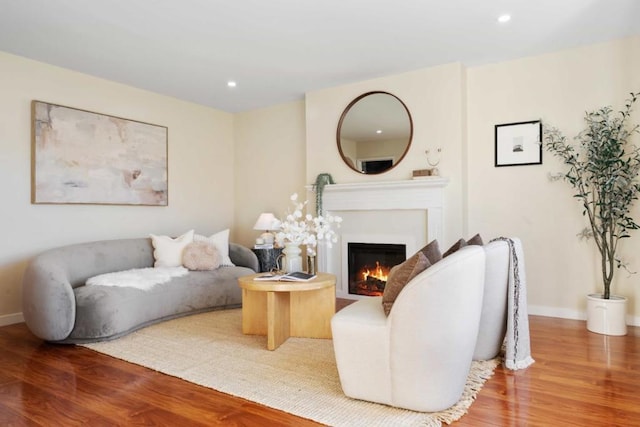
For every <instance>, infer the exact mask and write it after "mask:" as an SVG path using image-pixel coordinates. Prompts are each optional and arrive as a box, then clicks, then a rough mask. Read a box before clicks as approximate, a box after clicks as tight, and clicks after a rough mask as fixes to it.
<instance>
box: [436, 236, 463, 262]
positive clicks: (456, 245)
mask: <svg viewBox="0 0 640 427" xmlns="http://www.w3.org/2000/svg"><path fill="white" fill-rule="evenodd" d="M465 246H467V242H465V241H464V239H460V240H458V241H457V242H455V243H454V244H453V246H451V247H450V248H449V249H447V251H446V252H445V253H444V254H442V258H446V257H448V256H449V255H451V254H452V253H454V252H458V251H459V250H460V249H462V248H464V247H465Z"/></svg>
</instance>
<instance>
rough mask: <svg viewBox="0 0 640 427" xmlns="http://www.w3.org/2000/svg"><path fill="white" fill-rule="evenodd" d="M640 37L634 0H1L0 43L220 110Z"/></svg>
mask: <svg viewBox="0 0 640 427" xmlns="http://www.w3.org/2000/svg"><path fill="white" fill-rule="evenodd" d="M504 13H509V14H511V17H512V19H511V21H509V22H507V23H504V24H500V23H498V22H497V18H498V16H499V15H501V14H504ZM637 34H640V0H438V1H436V0H401V1H392V0H225V1H223V0H137V1H132V0H101V1H87V0H55V1H52V0H0V50H2V51H5V52H9V53H13V54H16V55H20V56H24V57H27V58H32V59H35V60H38V61H42V62H45V63H49V64H53V65H57V66H61V67H64V68H68V69H72V70H76V71H80V72H83V73H86V74H90V75H94V76H98V77H102V78H105V79H108V80H112V81H116V82H121V83H124V84H127V85H131V86H135V87H138V88H142V89H146V90H150V91H153V92H157V93H161V94H165V95H169V96H173V97H175V98H179V99H183V100H187V101H191V102H195V103H198V104H203V105H207V106H211V107H214V108H217V109H220V110H224V111H228V112H240V111H246V110H251V109H256V108H262V107H266V106H270V105H274V104H278V103H282V102H288V101H292V100H296V99H302V98H303V97H304V94H305V93H306V92H309V91H313V90H317V89H322V88H327V87H334V86H338V85H342V84H348V83H353V82H357V81H362V80H367V79H371V78H375V77H382V76H387V75H393V74H398V73H402V72H405V71H412V70H417V69H421V68H425V67H431V66H434V65H439V64H445V63H451V62H456V61H459V62H462V63H463V64H465V65H467V66H475V65H479V64H485V63H491V62H497V61H502V60H507V59H513V58H518V57H524V56H529V55H535V54H540V53H544V52H550V51H556V50H560V49H566V48H572V47H576V46H580V45H586V44H592V43H596V42H600V41H606V40H611V39H616V38H621V37H626V36H630V35H637ZM229 80H234V81H236V82H237V86H236V87H235V88H229V87H227V81H229Z"/></svg>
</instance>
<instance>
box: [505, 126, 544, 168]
mask: <svg viewBox="0 0 640 427" xmlns="http://www.w3.org/2000/svg"><path fill="white" fill-rule="evenodd" d="M541 138H542V122H541V121H540V120H533V121H529V122H518V123H506V124H502V125H495V166H496V167H500V166H523V165H541V164H542V139H541Z"/></svg>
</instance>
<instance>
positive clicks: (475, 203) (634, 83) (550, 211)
mask: <svg viewBox="0 0 640 427" xmlns="http://www.w3.org/2000/svg"><path fill="white" fill-rule="evenodd" d="M467 88H468V92H467V94H468V103H467V106H468V109H467V114H468V122H467V123H468V183H469V197H468V204H469V208H468V215H469V220H468V227H469V229H470V230H474V231H475V230H477V231H479V232H481V233H482V235H483V236H487V237H489V236H498V235H506V236H518V237H520V238H521V239H522V241H523V244H524V247H525V254H526V261H527V278H528V296H529V304H530V305H531V306H532V307H531V312H533V313H539V314H548V315H555V316H564V317H575V318H582V316H583V314H582V313H583V312H584V310H585V307H586V303H585V295H586V294H587V293H591V292H596V291H598V292H601V285H600V283H601V279H600V270H599V267H598V257H597V256H596V255H597V254H596V251H595V245H594V244H593V242H592V241H588V242H585V241H581V240H579V239H578V238H577V237H576V234H577V233H578V232H579V231H580V230H581V229H582V228H584V226H585V225H586V222H585V220H584V218H583V217H582V215H581V207H580V206H579V205H578V203H577V202H576V201H575V200H573V199H572V197H571V195H572V194H573V193H572V192H571V189H570V187H569V185H568V184H567V183H564V182H555V183H551V182H549V180H548V179H547V175H548V174H549V173H556V172H560V171H563V170H564V169H563V167H562V165H561V163H560V162H559V161H558V160H557V159H555V158H552V156H551V154H550V153H549V152H546V151H545V152H544V153H543V164H542V165H537V166H518V167H502V168H495V167H494V165H493V163H494V157H493V156H494V125H496V124H502V123H512V122H519V121H528V120H537V119H541V120H542V123H543V126H548V125H554V126H556V127H558V128H560V129H561V130H562V131H563V132H564V133H565V135H567V136H569V137H573V136H574V135H575V134H576V133H577V132H578V131H579V130H581V129H582V128H583V125H584V122H583V117H584V112H585V111H590V110H594V109H597V108H599V107H602V106H605V105H612V106H613V107H614V109H615V110H619V109H621V108H622V106H623V103H624V100H625V99H626V98H627V97H628V94H629V92H631V91H634V92H638V91H640V38H639V37H635V38H631V39H626V40H620V41H615V42H611V43H604V44H598V45H593V46H589V47H584V48H580V49H572V50H567V51H563V52H558V53H553V54H547V55H542V56H536V57H531V58H525V59H521V60H517V61H510V62H503V63H498V64H492V65H486V66H481V67H474V68H470V69H468V73H467ZM633 118H634V122H635V123H640V105H637V106H636V111H635V113H634V116H633ZM635 141H636V143H638V144H639V145H640V139H639V138H638V136H637V135H636V139H635ZM635 212H636V214H635V218H636V220H637V221H639V220H640V216H639V215H638V214H639V213H640V203H639V204H638V206H636V209H635ZM639 252H640V232H638V231H636V232H634V233H633V237H632V239H629V240H628V241H626V242H625V245H624V246H623V247H622V249H621V250H620V255H621V256H622V257H623V258H624V259H626V260H628V261H630V262H631V266H632V269H634V270H635V271H639V272H640V256H638V255H637V254H638V253H639ZM639 282H640V276H639V275H638V274H636V275H631V276H629V275H628V274H627V273H626V272H625V271H623V270H620V271H618V272H617V279H616V281H615V284H614V285H613V286H614V287H613V290H614V292H615V293H617V294H621V295H625V296H627V297H629V307H628V308H629V314H630V316H632V317H635V320H634V322H635V323H638V320H639V319H640V317H639V316H640V298H639V296H640V286H639Z"/></svg>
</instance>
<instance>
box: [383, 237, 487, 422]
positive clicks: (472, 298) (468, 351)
mask: <svg viewBox="0 0 640 427" xmlns="http://www.w3.org/2000/svg"><path fill="white" fill-rule="evenodd" d="M484 281H485V251H484V250H483V249H482V248H481V247H479V246H469V247H465V248H463V249H460V250H459V251H457V252H455V253H454V254H452V255H449V256H448V257H446V258H445V259H443V260H441V261H439V262H438V263H437V264H434V265H433V266H432V267H430V268H428V269H427V270H426V271H424V272H422V273H420V274H419V275H418V276H416V277H415V278H413V279H412V280H411V281H410V282H409V283H408V284H407V285H406V286H405V288H404V289H403V290H402V292H401V293H400V294H399V295H398V298H397V299H396V301H395V303H394V305H393V308H392V310H391V313H390V314H389V317H388V319H387V322H388V325H387V326H388V328H389V331H388V333H389V341H390V346H389V355H390V360H389V362H390V366H389V368H390V372H391V389H392V392H391V395H392V396H393V399H394V400H396V401H398V402H400V401H401V402H402V405H398V406H402V407H405V408H415V409H417V410H426V411H429V410H434V409H433V408H435V407H441V408H446V407H448V406H451V405H452V404H453V403H455V402H456V401H457V399H459V397H460V394H461V393H462V390H463V389H464V384H465V381H466V377H467V373H468V371H469V368H470V365H471V359H472V356H473V352H474V348H475V345H476V337H477V335H478V327H479V324H480V315H481V309H482V297H483V291H484ZM425 402H429V406H428V407H425V406H424V405H425Z"/></svg>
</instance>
